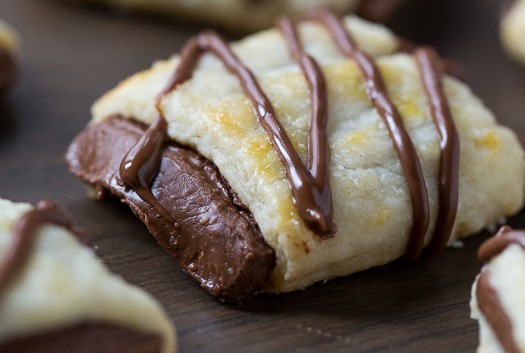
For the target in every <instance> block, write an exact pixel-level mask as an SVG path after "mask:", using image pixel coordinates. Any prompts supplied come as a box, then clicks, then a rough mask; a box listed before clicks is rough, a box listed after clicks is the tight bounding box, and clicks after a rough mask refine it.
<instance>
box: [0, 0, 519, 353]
mask: <svg viewBox="0 0 525 353" xmlns="http://www.w3.org/2000/svg"><path fill="white" fill-rule="evenodd" d="M498 6H499V5H498V4H497V1H491V0H462V1H452V0H447V1H439V0H431V1H430V0H428V1H413V2H412V4H411V5H409V6H407V7H406V8H403V9H402V10H400V11H398V13H397V15H396V18H395V19H394V20H393V21H392V25H393V26H394V28H395V29H396V30H397V31H398V32H400V33H401V34H403V35H404V36H406V37H408V38H411V39H414V40H415V41H417V42H419V43H428V44H432V45H435V46H437V48H438V49H439V51H440V52H441V54H443V55H446V56H448V57H451V58H455V59H458V60H459V61H460V62H461V63H463V65H464V66H463V67H464V71H465V75H466V77H467V80H468V81H469V83H470V84H471V85H472V86H473V89H474V91H475V92H476V93H477V94H478V95H479V96H481V97H482V98H483V99H484V101H485V102H486V104H487V105H488V106H489V107H490V108H491V109H492V110H494V111H495V113H496V115H497V116H498V118H499V120H500V121H502V122H504V123H506V124H507V125H510V126H511V127H514V128H515V129H517V130H518V131H520V132H524V131H525V120H523V119H521V116H522V114H523V112H524V111H525V99H523V97H525V69H522V68H521V67H519V66H518V65H516V64H514V63H512V62H511V61H510V60H509V59H507V58H506V56H505V55H504V54H503V52H502V51H501V49H500V46H499V42H498V38H497V22H498V18H497V17H498V14H499V9H498ZM0 17H2V18H4V19H5V20H7V21H8V22H10V23H11V24H12V25H14V26H15V27H16V28H17V29H18V30H19V32H20V36H21V38H22V47H23V50H24V56H23V58H22V61H21V77H20V81H19V82H18V84H17V86H16V87H15V89H14V90H13V91H12V92H11V94H10V95H9V96H8V97H7V98H4V99H3V100H1V101H0V166H1V167H0V181H1V183H0V195H1V196H2V197H5V198H9V199H12V200H15V201H30V202H36V201H38V200H40V199H43V198H53V199H55V200H57V201H58V202H59V203H60V204H61V205H62V206H63V207H64V208H66V209H67V210H68V212H69V213H70V214H71V216H72V217H73V219H74V221H75V223H76V224H77V225H78V226H80V227H82V228H84V229H85V230H86V231H87V232H88V233H89V234H91V235H92V238H93V242H94V245H95V246H96V251H97V253H98V254H99V255H100V256H101V258H102V260H103V261H104V262H105V263H106V264H107V265H108V266H109V267H110V268H111V269H112V270H113V271H115V272H116V273H118V274H120V275H122V276H123V277H124V278H125V279H127V280H129V281H131V282H132V283H135V284H137V285H139V286H141V287H143V288H145V289H147V290H148V291H150V292H151V293H152V294H153V295H154V296H155V297H156V298H158V299H159V300H160V301H161V303H162V304H163V305H164V306H165V308H166V310H167V311H168V313H169V315H170V316H171V318H172V319H173V321H174V323H175V324H176V325H177V328H178V335H179V340H180V351H181V352H247V351H249V352H269V351H271V352H348V351H352V352H405V353H406V352H425V351H436V352H458V353H459V352H474V350H475V347H476V345H477V325H476V323H475V322H474V321H473V320H470V319H469V307H468V301H469V298H470V286H471V283H472V281H473V279H474V276H475V275H476V274H477V272H478V271H479V268H480V265H479V264H478V263H477V261H476V260H475V252H476V249H477V247H478V246H479V244H480V243H481V241H482V240H483V239H484V238H486V237H487V234H482V235H479V236H477V237H474V238H472V239H469V240H467V241H466V242H465V247H464V248H462V249H448V250H447V251H446V252H445V253H444V254H443V255H442V256H441V257H439V258H436V259H434V260H431V261H425V262H420V263H417V264H416V265H406V264H403V263H394V264H391V265H389V266H385V267H382V268H378V269H373V270H370V271H366V272H363V273H359V274H356V275H352V276H349V277H346V278H340V279H337V280H333V281H330V282H328V283H326V284H317V285H315V286H313V287H311V288H309V289H307V290H305V291H300V292H295V293H289V294H282V295H260V296H258V297H256V298H255V299H254V300H253V301H252V302H251V303H249V304H247V305H244V306H228V305H224V304H220V303H218V302H217V301H216V300H215V299H214V298H212V297H211V296H209V295H207V294H206V293H204V292H203V291H201V290H200V289H199V288H198V287H197V284H196V283H194V282H193V281H192V280H191V279H190V278H189V277H188V276H186V275H185V274H183V273H182V272H181V271H180V270H179V268H178V267H177V265H176V264H175V263H174V261H172V260H171V259H169V258H168V257H167V256H165V254H164V253H163V251H162V250H161V249H160V248H159V247H158V246H157V244H156V243H155V241H154V240H153V238H152V237H151V236H150V235H149V234H148V232H147V231H146V229H145V227H144V226H143V225H142V224H141V223H140V222H139V221H138V220H136V219H135V218H134V217H133V216H132V214H131V212H129V210H127V209H126V207H124V206H122V205H120V203H119V202H117V201H114V200H110V201H105V202H97V201H93V200H92V199H90V198H88V197H87V196H86V188H85V187H84V186H83V185H82V184H81V183H80V182H79V181H78V180H76V179H74V178H73V177H72V176H71V175H69V173H68V172H67V170H66V167H65V164H64V163H63V154H64V152H65V150H66V147H67V145H68V144H69V142H70V141H71V140H72V139H73V137H74V136H75V135H76V134H77V133H78V132H79V131H80V130H81V129H82V128H83V126H84V125H85V124H86V123H87V122H88V121H89V119H90V113H89V108H90V105H91V104H92V102H93V101H94V99H95V98H97V97H98V96H99V95H101V94H102V93H103V92H105V91H106V90H108V89H109V88H111V87H113V86H114V85H115V84H116V83H117V82H118V81H119V80H121V79H123V78H125V77H126V76H127V75H129V74H131V73H133V72H135V71H137V70H140V69H144V68H147V67H148V66H149V65H150V64H151V63H152V62H153V61H154V60H156V59H161V58H166V57H168V56H169V55H170V54H171V53H174V52H177V51H178V50H179V49H180V47H181V45H182V43H183V42H184V40H185V39H187V38H188V37H189V36H190V35H191V34H193V33H195V32H196V31H197V30H198V28H192V27H188V26H187V25H186V26H181V25H178V24H176V23H170V22H169V21H166V20H162V21H157V20H155V19H152V18H138V17H131V16H126V15H125V14H122V13H112V12H106V11H103V10H101V9H89V8H84V7H75V6H68V5H65V4H61V3H56V2H52V1H45V0H1V1H0ZM509 223H510V224H511V225H513V226H515V227H520V226H521V227H524V226H525V214H523V213H522V214H520V215H518V216H516V217H513V218H511V219H510V220H509Z"/></svg>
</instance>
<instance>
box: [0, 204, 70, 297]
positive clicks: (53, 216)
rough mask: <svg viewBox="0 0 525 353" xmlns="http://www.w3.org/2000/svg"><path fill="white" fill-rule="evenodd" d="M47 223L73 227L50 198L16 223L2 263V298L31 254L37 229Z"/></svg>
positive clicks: (0, 271) (0, 269)
mask: <svg viewBox="0 0 525 353" xmlns="http://www.w3.org/2000/svg"><path fill="white" fill-rule="evenodd" d="M45 223H51V224H55V225H58V226H61V227H65V228H68V229H71V222H70V220H69V218H68V217H67V215H66V214H65V213H64V212H63V211H62V210H61V209H60V208H58V206H57V205H56V204H55V203H54V202H52V201H49V200H45V201H40V202H39V203H37V204H36V205H35V207H34V208H33V209H32V210H30V211H29V212H27V213H25V214H24V215H23V216H22V217H21V218H20V219H19V220H18V221H17V222H16V224H15V228H14V233H13V240H12V241H11V243H10V244H9V245H8V248H7V250H6V252H5V255H4V258H3V260H2V262H1V263H0V298H2V296H3V294H5V292H6V290H7V288H8V286H9V284H10V282H11V281H12V280H13V279H14V278H15V277H16V276H17V275H18V273H19V272H20V270H21V269H22V268H23V267H24V265H25V264H26V263H27V261H28V260H29V258H30V256H31V251H32V249H33V246H34V243H35V234H36V231H37V229H38V228H39V227H40V226H42V225H43V224H45Z"/></svg>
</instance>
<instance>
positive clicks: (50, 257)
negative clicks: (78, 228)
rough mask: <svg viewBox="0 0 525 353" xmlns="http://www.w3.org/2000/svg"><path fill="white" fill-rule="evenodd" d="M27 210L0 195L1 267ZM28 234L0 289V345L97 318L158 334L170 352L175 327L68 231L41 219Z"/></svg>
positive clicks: (164, 349) (153, 303)
mask: <svg viewBox="0 0 525 353" xmlns="http://www.w3.org/2000/svg"><path fill="white" fill-rule="evenodd" d="M31 209H32V207H31V205H29V204H26V203H12V202H10V201H7V200H3V199H0V210H1V211H0V266H1V265H2V264H3V265H4V266H5V265H6V261H7V259H8V256H9V255H10V254H12V253H11V252H10V251H8V250H10V249H12V244H13V242H14V241H15V236H14V226H15V224H16V223H17V222H18V221H19V220H20V218H21V217H22V216H24V215H25V214H27V212H28V211H30V210H31ZM33 239H34V243H33V246H31V249H30V251H29V252H30V256H29V259H28V260H27V262H26V263H25V265H23V266H22V267H21V268H20V270H19V271H17V273H16V274H15V277H14V278H11V279H10V280H9V281H8V282H7V283H8V286H7V287H6V288H4V290H2V291H1V294H0V298H1V304H0V348H1V347H2V346H3V344H6V343H9V342H10V341H13V340H17V339H24V338H27V337H32V336H35V335H39V334H47V333H51V332H54V331H55V330H62V329H66V328H69V327H75V326H76V325H81V324H89V323H97V324H99V323H102V324H106V325H113V326H116V327H121V328H125V329H130V330H133V331H136V332H139V333H143V334H148V335H155V336H159V337H160V338H161V340H162V349H161V352H162V353H173V352H174V351H175V345H176V342H175V337H174V328H173V326H172V324H171V323H170V321H169V319H168V318H167V317H166V315H165V314H164V312H163V311H162V309H161V307H160V306H159V304H158V303H157V302H156V301H155V300H154V299H153V298H152V297H151V296H149V295H148V294H147V293H146V292H145V291H143V290H141V289H139V288H137V287H133V286H131V285H129V284H127V283H125V282H124V281H123V280H122V279H120V278H118V277H117V276H115V275H113V274H111V273H110V272H109V271H108V270H107V269H106V268H105V267H104V265H103V264H102V263H101V262H100V261H99V260H98V259H97V258H96V256H95V254H94V253H93V251H92V250H90V249H89V248H87V247H85V246H84V245H82V244H80V243H79V241H78V240H77V239H76V238H75V236H74V235H73V234H72V233H71V231H70V230H68V229H66V228H64V227H61V226H58V225H53V224H51V223H49V224H43V225H42V226H40V227H38V228H37V229H36V230H35V233H34V238H33ZM4 275H5V273H4ZM0 282H4V278H1V281H0ZM95 338H96V337H95ZM54 347H56V346H54ZM101 347H102V346H99V348H100V349H102V348H101ZM136 348H138V347H136ZM82 351H83V352H88V351H90V350H82ZM104 352H106V350H104Z"/></svg>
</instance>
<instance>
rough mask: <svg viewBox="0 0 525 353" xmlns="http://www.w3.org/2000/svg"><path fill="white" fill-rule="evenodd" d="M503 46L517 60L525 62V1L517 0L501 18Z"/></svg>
mask: <svg viewBox="0 0 525 353" xmlns="http://www.w3.org/2000/svg"><path fill="white" fill-rule="evenodd" d="M500 37H501V41H502V43H503V48H504V49H505V50H506V52H507V53H508V54H509V55H510V56H511V57H512V58H514V59H515V60H517V61H518V62H520V63H523V64H525V42H524V41H523V38H525V1H523V0H515V1H513V2H512V5H511V6H510V8H509V9H508V10H507V11H506V12H505V14H504V15H503V18H502V20H501V26H500Z"/></svg>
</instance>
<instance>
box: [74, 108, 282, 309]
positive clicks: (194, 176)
mask: <svg viewBox="0 0 525 353" xmlns="http://www.w3.org/2000/svg"><path fill="white" fill-rule="evenodd" d="M145 131H146V127H145V126H143V125H141V124H139V123H136V122H134V121H131V120H128V119H125V118H123V117H121V116H113V117H110V118H108V119H106V120H105V121H103V122H101V123H99V124H97V125H90V126H88V127H87V128H86V129H85V130H84V131H83V132H81V133H80V134H79V136H77V138H76V139H75V140H74V141H73V143H72V144H71V146H70V147H69V150H68V152H67V155H66V161H67V163H68V165H69V168H70V170H71V171H72V172H73V174H75V175H76V176H77V177H79V178H81V179H83V180H85V181H87V182H89V183H91V184H94V185H98V187H99V189H100V187H103V188H106V189H108V190H109V191H110V192H111V193H112V194H114V195H116V196H117V197H119V198H120V199H121V200H122V202H124V203H126V204H128V205H129V207H130V208H131V210H132V211H133V212H134V213H135V214H136V215H137V217H139V218H140V219H141V220H142V221H143V222H144V223H145V224H146V226H147V227H148V230H149V231H150V232H151V233H152V234H153V235H154V236H155V238H156V239H157V241H158V243H159V244H160V245H161V246H162V248H164V250H166V251H167V252H168V253H169V254H170V255H171V256H173V257H174V258H175V259H176V261H177V262H178V263H179V264H180V265H181V266H182V268H183V270H184V271H185V272H187V273H188V274H190V275H191V276H192V277H193V278H195V279H196V280H197V281H198V282H199V283H200V284H201V287H203V288H204V289H205V290H207V291H208V292H209V293H211V294H213V295H215V296H217V297H218V298H219V299H221V300H223V301H227V302H242V301H245V300H247V299H249V298H250V297H251V296H252V295H253V294H254V293H256V292H258V291H261V290H262V288H263V285H264V284H265V283H266V282H267V281H268V280H269V276H270V273H271V272H272V270H273V268H274V266H275V262H276V258H275V254H274V252H273V249H272V248H271V247H270V246H268V245H267V244H266V242H265V241H264V238H263V237H262V235H261V232H260V230H259V228H258V226H257V224H256V222H255V220H254V218H253V216H252V214H251V213H250V212H249V210H247V209H246V208H245V207H244V206H243V205H242V203H241V202H240V200H239V199H238V197H237V196H236V195H235V194H234V192H233V191H232V189H231V187H230V186H229V184H228V183H227V181H226V180H225V179H224V178H223V177H222V175H221V174H220V172H219V170H218V168H217V167H216V166H215V165H214V164H213V163H212V162H211V161H209V160H207V159H206V158H204V157H202V156H200V155H199V154H198V153H196V152H195V151H193V150H191V149H190V148H188V147H183V146H180V145H177V144H175V143H174V142H170V143H169V144H167V145H166V146H165V148H164V150H163V152H162V156H161V161H160V167H159V171H158V173H157V175H156V176H155V178H154V179H153V181H152V184H151V191H152V194H153V196H154V197H155V199H156V200H157V201H158V203H159V204H160V205H161V206H162V208H164V209H165V210H166V211H167V212H169V214H170V216H171V218H172V219H174V220H175V222H174V223H173V222H168V221H167V220H166V219H164V218H163V217H160V216H159V213H158V211H157V210H156V209H155V208H154V207H153V206H152V205H150V204H149V203H147V202H145V201H144V200H143V199H142V198H141V197H140V196H139V195H137V193H136V192H135V191H133V190H132V189H131V188H129V187H126V186H125V185H124V183H123V182H122V181H121V180H120V178H119V177H118V175H119V168H120V164H121V161H122V160H123V158H124V157H125V155H126V154H127V153H128V151H130V149H131V148H132V147H133V146H134V145H135V144H136V143H137V142H138V141H139V139H140V138H141V136H143V135H144V132H145Z"/></svg>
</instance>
